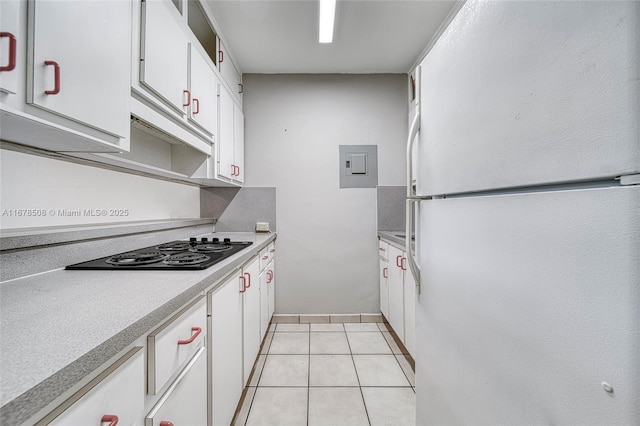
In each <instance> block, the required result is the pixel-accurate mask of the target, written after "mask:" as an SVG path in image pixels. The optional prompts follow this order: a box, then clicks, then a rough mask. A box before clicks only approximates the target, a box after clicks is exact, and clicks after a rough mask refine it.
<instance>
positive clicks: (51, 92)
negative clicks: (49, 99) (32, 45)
mask: <svg viewBox="0 0 640 426" xmlns="http://www.w3.org/2000/svg"><path fill="white" fill-rule="evenodd" d="M44 64H45V66H50V65H53V79H54V85H55V86H54V88H53V90H45V91H44V94H45V95H57V94H58V93H60V65H58V63H57V62H56V61H44Z"/></svg>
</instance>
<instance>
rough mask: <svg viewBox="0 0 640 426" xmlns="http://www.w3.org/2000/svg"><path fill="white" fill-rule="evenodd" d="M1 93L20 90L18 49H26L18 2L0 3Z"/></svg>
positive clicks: (7, 0)
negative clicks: (22, 36) (20, 24)
mask: <svg viewBox="0 0 640 426" xmlns="http://www.w3.org/2000/svg"><path fill="white" fill-rule="evenodd" d="M0 12H1V13H0V32H1V33H2V35H1V36H0V92H4V93H17V90H18V67H17V66H18V63H17V61H18V49H24V45H25V44H24V42H25V41H24V39H20V34H21V32H20V28H19V23H20V19H19V16H20V15H19V14H20V2H19V1H18V0H2V1H0Z"/></svg>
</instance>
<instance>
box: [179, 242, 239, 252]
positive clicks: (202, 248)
mask: <svg viewBox="0 0 640 426" xmlns="http://www.w3.org/2000/svg"><path fill="white" fill-rule="evenodd" d="M232 248H233V247H231V246H230V245H228V244H213V243H212V244H198V245H197V246H195V247H193V248H191V249H189V250H191V251H194V252H199V253H219V252H222V251H227V250H231V249H232Z"/></svg>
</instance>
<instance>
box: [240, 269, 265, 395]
mask: <svg viewBox="0 0 640 426" xmlns="http://www.w3.org/2000/svg"><path fill="white" fill-rule="evenodd" d="M259 275H260V265H259V262H258V258H257V257H256V258H255V259H254V260H252V261H251V262H250V263H248V264H247V265H245V267H244V268H243V269H242V278H241V279H240V281H242V282H243V285H244V286H245V287H244V293H243V296H244V300H243V308H242V309H243V323H242V326H243V327H242V329H243V332H242V337H243V359H244V368H243V379H242V382H243V384H246V383H247V381H248V380H249V376H250V375H251V369H252V368H253V364H254V362H255V360H256V357H257V356H258V351H259V349H260V342H261V341H262V336H261V334H260V278H259Z"/></svg>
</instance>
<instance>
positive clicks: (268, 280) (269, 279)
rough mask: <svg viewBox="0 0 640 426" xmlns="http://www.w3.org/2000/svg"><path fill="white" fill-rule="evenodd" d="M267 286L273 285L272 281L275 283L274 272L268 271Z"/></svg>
mask: <svg viewBox="0 0 640 426" xmlns="http://www.w3.org/2000/svg"><path fill="white" fill-rule="evenodd" d="M267 277H269V278H267V284H271V281H273V271H272V270H268V271H267Z"/></svg>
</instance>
